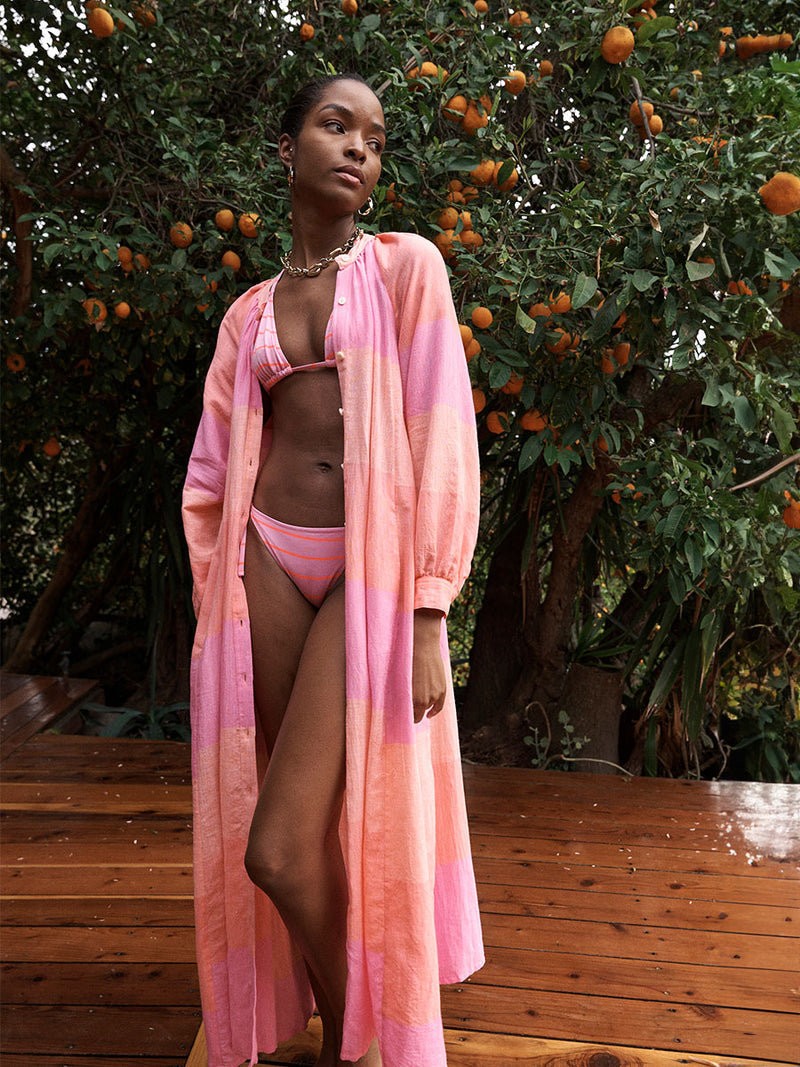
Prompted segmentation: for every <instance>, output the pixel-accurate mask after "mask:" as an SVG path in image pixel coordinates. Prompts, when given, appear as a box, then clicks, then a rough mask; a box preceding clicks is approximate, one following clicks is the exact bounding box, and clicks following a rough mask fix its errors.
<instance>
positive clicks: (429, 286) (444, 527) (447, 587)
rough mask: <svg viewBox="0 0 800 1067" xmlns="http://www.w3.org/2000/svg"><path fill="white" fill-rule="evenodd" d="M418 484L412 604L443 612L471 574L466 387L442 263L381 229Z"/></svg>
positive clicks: (472, 494) (472, 489) (473, 473)
mask: <svg viewBox="0 0 800 1067" xmlns="http://www.w3.org/2000/svg"><path fill="white" fill-rule="evenodd" d="M376 246H377V247H376V256H377V258H378V261H379V264H380V265H381V267H382V270H383V275H384V279H385V281H386V284H387V288H388V290H389V293H390V297H391V299H392V303H393V306H394V310H395V319H396V326H397V344H398V356H399V361H400V371H401V376H402V381H403V403H404V409H405V420H406V428H407V432H408V439H409V443H410V446H411V455H412V462H413V467H414V480H415V488H416V523H415V536H414V558H415V571H416V573H415V588H414V607H415V609H416V608H434V609H438V610H440V611H442V612H443V613H444V614H445V615H446V614H447V613H448V611H449V608H450V605H451V603H452V602H453V600H454V599H455V597H456V596H457V595H458V592H459V590H460V589H461V586H462V585H463V583H464V580H465V579H466V577H467V575H468V574H469V570H470V565H471V561H472V554H473V552H474V549H475V542H476V539H477V534H478V519H479V514H480V472H479V462H478V444H477V433H476V428H475V412H474V408H473V403H472V390H471V384H470V380H469V373H468V371H467V361H466V359H465V357H464V346H463V343H462V341H461V334H460V332H459V329H458V320H457V318H456V313H455V308H454V307H453V298H452V294H451V291H450V282H449V278H448V275H447V269H446V267H445V265H444V261H443V260H442V257H441V255H440V253H439V251H438V249H437V248H436V247H435V246H434V245H433V244H432V243H431V242H430V241H426V240H425V238H423V237H419V236H418V235H415V234H382V235H380V236H379V237H378V239H377V241H376Z"/></svg>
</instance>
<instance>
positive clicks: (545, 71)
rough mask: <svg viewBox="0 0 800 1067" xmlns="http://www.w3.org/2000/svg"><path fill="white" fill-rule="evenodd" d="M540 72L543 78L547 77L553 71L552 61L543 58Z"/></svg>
mask: <svg viewBox="0 0 800 1067" xmlns="http://www.w3.org/2000/svg"><path fill="white" fill-rule="evenodd" d="M539 73H540V74H541V76H542V77H543V78H546V77H547V76H548V75H550V74H552V73H553V64H552V63H551V62H550V60H549V59H543V60H542V62H541V63H540V64H539Z"/></svg>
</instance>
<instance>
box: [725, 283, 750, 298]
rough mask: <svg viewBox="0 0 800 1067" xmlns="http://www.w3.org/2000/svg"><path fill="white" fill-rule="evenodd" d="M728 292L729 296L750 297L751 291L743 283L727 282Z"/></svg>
mask: <svg viewBox="0 0 800 1067" xmlns="http://www.w3.org/2000/svg"><path fill="white" fill-rule="evenodd" d="M728 292H729V293H730V294H731V296H752V295H753V290H752V289H751V288H750V287H749V286H748V285H747V284H746V283H745V282H743V281H738V282H737V281H733V279H731V281H729V282H728Z"/></svg>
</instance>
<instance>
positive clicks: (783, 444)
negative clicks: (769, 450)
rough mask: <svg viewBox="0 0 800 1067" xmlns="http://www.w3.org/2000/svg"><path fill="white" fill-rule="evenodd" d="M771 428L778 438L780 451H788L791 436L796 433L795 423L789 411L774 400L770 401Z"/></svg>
mask: <svg viewBox="0 0 800 1067" xmlns="http://www.w3.org/2000/svg"><path fill="white" fill-rule="evenodd" d="M771 403H772V429H773V430H774V431H775V436H776V437H777V438H778V445H779V446H780V450H781V452H787V453H788V452H790V451H791V448H792V437H793V436H794V434H796V433H797V424H796V423H795V421H794V419H793V418H792V416H791V414H790V412H788V411H787V410H786V409H785V408H782V407H781V406H780V404H778V403H777V402H776V401H772V402H771Z"/></svg>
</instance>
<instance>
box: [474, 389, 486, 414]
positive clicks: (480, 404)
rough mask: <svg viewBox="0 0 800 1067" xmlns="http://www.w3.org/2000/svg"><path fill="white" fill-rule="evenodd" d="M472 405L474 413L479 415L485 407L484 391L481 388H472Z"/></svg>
mask: <svg viewBox="0 0 800 1067" xmlns="http://www.w3.org/2000/svg"><path fill="white" fill-rule="evenodd" d="M472 406H473V408H474V409H475V414H476V415H479V414H480V413H481V412H482V411H483V409H484V408H485V407H486V393H484V391H483V389H473V390H472Z"/></svg>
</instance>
